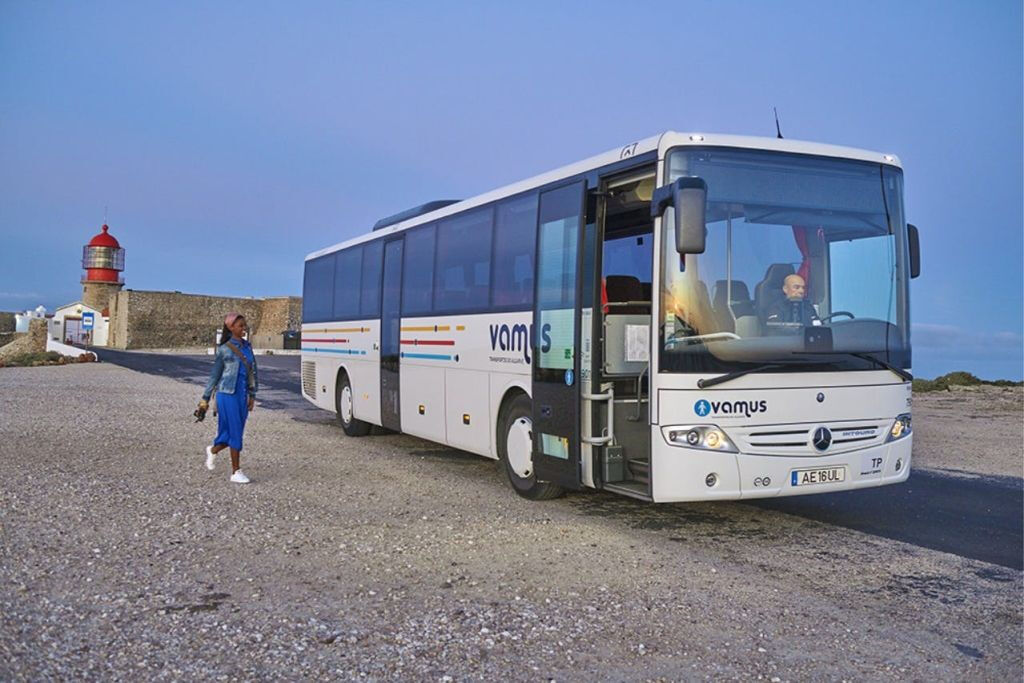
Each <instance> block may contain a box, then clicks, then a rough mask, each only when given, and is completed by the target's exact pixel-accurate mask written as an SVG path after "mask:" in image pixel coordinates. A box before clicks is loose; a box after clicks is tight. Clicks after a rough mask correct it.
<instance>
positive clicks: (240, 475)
mask: <svg viewBox="0 0 1024 683" xmlns="http://www.w3.org/2000/svg"><path fill="white" fill-rule="evenodd" d="M231 481H233V482H234V483H236V484H248V483H249V477H247V476H245V472H243V471H242V470H235V473H234V474H232V475H231Z"/></svg>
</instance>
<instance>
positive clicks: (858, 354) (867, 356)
mask: <svg viewBox="0 0 1024 683" xmlns="http://www.w3.org/2000/svg"><path fill="white" fill-rule="evenodd" d="M793 353H794V354H797V355H799V354H805V355H811V356H853V357H854V358H860V359H861V360H866V361H870V362H872V363H874V364H875V365H877V366H878V367H881V368H885V369H886V370H889V371H890V372H892V373H894V374H895V375H897V376H898V377H899V378H900V379H902V380H905V381H907V382H910V381H911V380H913V379H914V376H913V375H911V374H910V373H909V372H907V371H906V370H904V369H903V368H898V367H896V366H895V365H893V364H891V363H887V362H886V361H884V360H882V359H880V358H875V357H874V356H872V355H871V353H866V352H862V351H794V352H793ZM872 353H881V351H873V352H872Z"/></svg>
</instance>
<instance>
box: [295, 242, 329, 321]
mask: <svg viewBox="0 0 1024 683" xmlns="http://www.w3.org/2000/svg"><path fill="white" fill-rule="evenodd" d="M335 256H336V254H328V255H327V256H321V257H320V258H316V259H313V260H311V261H306V272H305V273H304V275H303V278H302V321H303V322H307V323H310V322H322V321H324V320H330V318H331V313H332V312H333V310H334V261H335Z"/></svg>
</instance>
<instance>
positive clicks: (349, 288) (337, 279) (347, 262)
mask: <svg viewBox="0 0 1024 683" xmlns="http://www.w3.org/2000/svg"><path fill="white" fill-rule="evenodd" d="M362 262H363V249H362V247H355V248H354V249H346V250H345V251H342V252H340V253H339V254H338V263H337V265H336V266H335V268H334V317H335V319H337V320H342V319H345V318H357V317H359V273H360V270H361V266H362Z"/></svg>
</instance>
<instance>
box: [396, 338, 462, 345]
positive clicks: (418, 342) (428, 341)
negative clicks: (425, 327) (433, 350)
mask: <svg viewBox="0 0 1024 683" xmlns="http://www.w3.org/2000/svg"><path fill="white" fill-rule="evenodd" d="M402 343H403V344H412V345H413V346H455V340H454V339H403V340H402Z"/></svg>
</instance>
